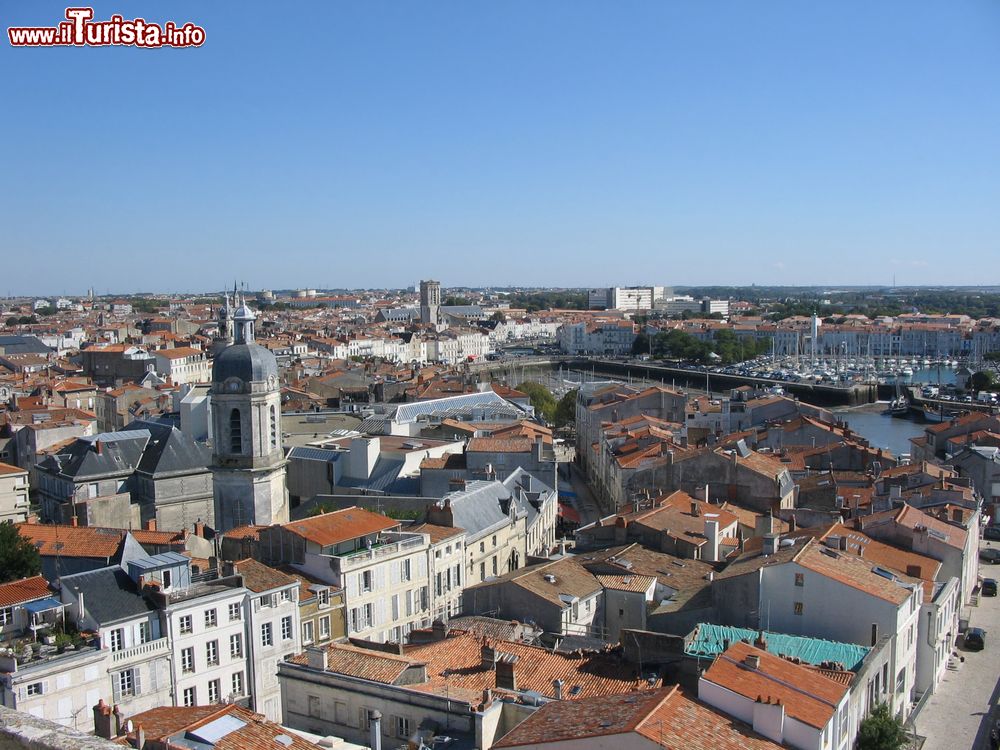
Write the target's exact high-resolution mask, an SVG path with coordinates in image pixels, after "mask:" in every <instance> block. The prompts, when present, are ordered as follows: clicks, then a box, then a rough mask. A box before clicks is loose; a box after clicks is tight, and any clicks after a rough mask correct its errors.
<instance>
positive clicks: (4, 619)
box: [0, 607, 14, 627]
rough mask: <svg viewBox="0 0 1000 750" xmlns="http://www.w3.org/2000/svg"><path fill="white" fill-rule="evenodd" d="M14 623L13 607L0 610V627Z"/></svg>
mask: <svg viewBox="0 0 1000 750" xmlns="http://www.w3.org/2000/svg"><path fill="white" fill-rule="evenodd" d="M13 621H14V608H13V607H2V608H0V627H2V626H4V625H10V624H11V623H12V622H13Z"/></svg>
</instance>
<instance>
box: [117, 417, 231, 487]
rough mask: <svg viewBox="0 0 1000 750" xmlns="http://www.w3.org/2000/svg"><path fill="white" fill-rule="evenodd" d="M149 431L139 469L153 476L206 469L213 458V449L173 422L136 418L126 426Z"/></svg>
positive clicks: (129, 429) (127, 428) (127, 430)
mask: <svg viewBox="0 0 1000 750" xmlns="http://www.w3.org/2000/svg"><path fill="white" fill-rule="evenodd" d="M133 429H134V430H137V431H145V432H148V433H149V435H150V439H149V442H148V443H147V444H146V446H145V450H143V453H142V458H141V459H140V461H139V465H138V467H137V469H138V471H140V472H142V473H143V474H148V475H150V476H153V477H157V476H163V475H166V474H175V473H185V472H191V471H200V470H203V469H206V468H207V467H208V465H209V464H210V463H211V462H212V452H211V451H210V450H209V449H208V447H206V446H205V445H202V444H201V443H196V442H195V441H194V440H192V439H191V438H190V437H188V436H187V435H185V434H184V433H183V432H181V431H180V430H178V429H177V428H176V427H174V426H173V425H170V424H164V423H161V422H151V421H143V420H136V421H135V422H132V423H131V424H129V425H128V426H127V427H126V428H125V432H129V431H132V430H133Z"/></svg>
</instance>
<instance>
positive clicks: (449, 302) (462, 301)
mask: <svg viewBox="0 0 1000 750" xmlns="http://www.w3.org/2000/svg"><path fill="white" fill-rule="evenodd" d="M471 304H472V301H471V300H470V299H469V298H468V297H448V298H447V299H445V301H444V305H445V306H446V307H451V306H458V305H471Z"/></svg>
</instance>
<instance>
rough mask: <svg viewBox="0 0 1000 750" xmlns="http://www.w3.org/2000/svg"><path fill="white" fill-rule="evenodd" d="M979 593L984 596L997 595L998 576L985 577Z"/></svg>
mask: <svg viewBox="0 0 1000 750" xmlns="http://www.w3.org/2000/svg"><path fill="white" fill-rule="evenodd" d="M979 593H980V594H982V595H983V596H996V595H997V579H996V578H984V579H983V587H982V588H981V589H980V590H979Z"/></svg>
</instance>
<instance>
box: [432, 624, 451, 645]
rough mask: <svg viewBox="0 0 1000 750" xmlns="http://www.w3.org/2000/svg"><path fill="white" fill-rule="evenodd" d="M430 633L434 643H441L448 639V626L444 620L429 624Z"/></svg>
mask: <svg viewBox="0 0 1000 750" xmlns="http://www.w3.org/2000/svg"><path fill="white" fill-rule="evenodd" d="M431 633H433V635H434V640H435V641H443V640H444V639H445V638H447V637H448V625H447V623H445V621H444V620H441V619H438V620H435V621H434V622H432V623H431Z"/></svg>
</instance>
